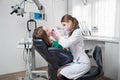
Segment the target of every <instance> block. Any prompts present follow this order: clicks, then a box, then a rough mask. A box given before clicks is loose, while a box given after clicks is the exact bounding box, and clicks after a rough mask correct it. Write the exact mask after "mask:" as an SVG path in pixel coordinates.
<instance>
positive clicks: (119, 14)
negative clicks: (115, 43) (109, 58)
mask: <svg viewBox="0 0 120 80" xmlns="http://www.w3.org/2000/svg"><path fill="white" fill-rule="evenodd" d="M116 8H117V10H116V26H117V28H116V31H117V32H118V33H116V35H119V37H120V0H117V5H116ZM118 62H119V64H118V65H119V66H118V69H119V70H118V80H120V40H119V61H118Z"/></svg>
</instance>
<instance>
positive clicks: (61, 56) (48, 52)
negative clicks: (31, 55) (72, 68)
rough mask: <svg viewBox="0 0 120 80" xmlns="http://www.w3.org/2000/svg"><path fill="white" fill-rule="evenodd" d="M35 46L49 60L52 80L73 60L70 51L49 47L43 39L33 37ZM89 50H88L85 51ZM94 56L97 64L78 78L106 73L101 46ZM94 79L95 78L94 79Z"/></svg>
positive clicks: (55, 79) (82, 78)
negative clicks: (62, 67)
mask: <svg viewBox="0 0 120 80" xmlns="http://www.w3.org/2000/svg"><path fill="white" fill-rule="evenodd" d="M33 46H34V47H35V49H36V50H37V51H38V53H39V54H40V55H41V56H42V57H43V58H44V59H45V60H46V61H47V62H48V75H49V77H50V80H57V70H58V69H59V68H60V67H61V66H63V65H65V64H68V63H70V62H72V60H73V57H72V55H71V53H68V52H67V51H66V50H64V49H60V48H51V47H47V46H46V44H45V43H44V41H43V40H42V39H33ZM85 52H87V51H85ZM89 57H90V58H91V57H93V58H94V60H95V62H96V64H97V66H92V67H91V69H90V70H89V71H88V72H87V73H86V74H84V75H83V76H82V77H80V78H78V79H77V80H88V79H91V78H94V80H96V79H95V78H97V77H99V76H102V75H104V72H103V66H102V51H101V48H100V47H99V46H96V47H95V49H94V51H93V55H92V56H89ZM92 80H93V79H92Z"/></svg>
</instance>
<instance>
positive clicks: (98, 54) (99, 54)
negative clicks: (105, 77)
mask: <svg viewBox="0 0 120 80" xmlns="http://www.w3.org/2000/svg"><path fill="white" fill-rule="evenodd" d="M93 58H94V59H95V61H96V64H97V65H98V68H99V72H100V75H102V74H104V73H103V63H102V50H101V47H99V46H96V47H95V49H94V52H93Z"/></svg>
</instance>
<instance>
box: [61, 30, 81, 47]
mask: <svg viewBox="0 0 120 80" xmlns="http://www.w3.org/2000/svg"><path fill="white" fill-rule="evenodd" d="M81 37H82V36H81V32H80V29H76V30H75V31H74V32H73V33H72V35H71V36H70V37H68V38H64V37H61V38H60V39H59V44H61V45H62V46H63V47H64V48H68V47H70V46H71V45H72V44H76V43H77V42H79V40H81V39H80V38H81Z"/></svg>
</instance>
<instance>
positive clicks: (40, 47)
mask: <svg viewBox="0 0 120 80" xmlns="http://www.w3.org/2000/svg"><path fill="white" fill-rule="evenodd" d="M33 47H35V49H36V50H37V52H38V53H39V54H40V55H41V56H42V57H43V58H44V59H45V60H46V61H47V62H48V61H50V59H49V53H48V50H47V46H46V44H45V43H44V41H43V40H42V39H33Z"/></svg>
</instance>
